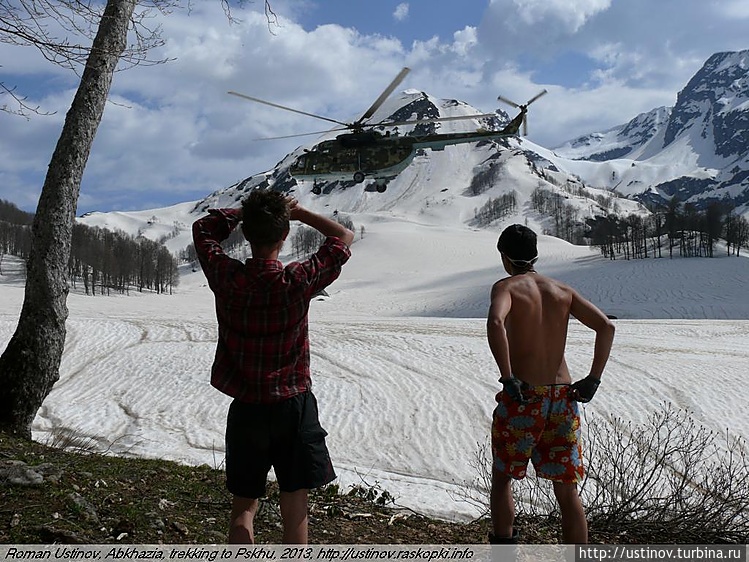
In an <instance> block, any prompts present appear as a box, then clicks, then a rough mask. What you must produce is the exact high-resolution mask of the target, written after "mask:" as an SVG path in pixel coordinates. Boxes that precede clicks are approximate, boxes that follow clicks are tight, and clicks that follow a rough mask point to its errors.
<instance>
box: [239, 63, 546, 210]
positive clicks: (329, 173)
mask: <svg viewBox="0 0 749 562" xmlns="http://www.w3.org/2000/svg"><path fill="white" fill-rule="evenodd" d="M409 72H410V69H409V68H407V67H406V68H403V69H402V70H401V71H400V73H399V74H398V75H397V76H396V77H395V79H394V80H393V81H392V82H391V83H390V84H389V85H388V87H387V88H385V90H384V91H383V92H382V94H380V96H379V97H378V98H377V99H376V100H375V102H374V103H373V104H372V105H371V106H370V108H369V109H368V110H367V111H365V112H364V114H363V115H362V116H361V117H360V118H359V119H357V120H356V121H354V122H351V123H346V122H343V121H338V120H336V119H331V118H329V117H323V116H321V115H315V114H314V113H308V112H306V111H301V110H298V109H294V108H291V107H286V106H283V105H280V104H277V103H273V102H269V101H266V100H262V99H260V98H255V97H252V96H248V95H246V94H242V93H239V92H235V91H229V92H228V93H229V94H231V95H234V96H238V97H240V98H243V99H246V100H249V101H253V102H257V103H262V104H265V105H268V106H271V107H275V108H277V109H283V110H286V111H292V112H294V113H298V114H301V115H307V116H309V117H314V118H316V119H321V120H324V121H328V122H330V123H334V124H336V125H338V126H337V127H335V128H333V129H329V130H327V131H318V132H315V133H302V134H297V135H287V136H284V137H273V138H275V139H280V138H291V137H298V136H304V135H315V134H318V135H319V134H323V133H331V132H337V131H346V132H341V133H340V134H338V135H337V136H336V137H335V138H334V139H328V140H323V141H321V142H319V143H318V144H316V145H315V146H314V147H313V148H311V149H305V150H304V152H303V153H302V154H301V155H299V156H298V157H297V158H296V160H294V162H293V163H292V164H291V166H290V168H289V173H290V174H291V176H292V177H294V178H295V179H298V180H311V181H312V182H313V187H312V193H314V194H315V195H320V194H321V193H322V188H321V183H324V182H331V181H353V182H354V183H355V184H359V183H362V182H363V181H364V180H365V179H367V178H370V179H373V180H374V187H375V190H376V191H377V192H379V193H383V192H384V191H385V190H386V189H387V185H388V183H389V182H390V180H392V179H393V178H395V177H396V176H397V175H398V174H399V173H400V172H401V171H403V170H404V169H406V168H407V167H408V165H409V164H410V163H411V161H412V160H413V159H414V157H415V156H416V154H417V152H418V151H419V150H421V149H427V148H428V149H431V150H443V149H444V148H445V146H448V145H452V144H461V143H471V142H477V141H481V140H490V139H497V138H504V137H511V136H516V135H518V133H519V131H520V128H521V126H522V128H523V131H524V133H523V134H527V111H528V106H529V105H530V104H531V103H533V102H534V101H536V100H537V99H538V98H540V97H541V96H543V95H544V94H546V93H547V91H546V90H542V91H541V92H539V93H538V94H536V95H535V96H533V97H532V98H531V99H530V100H528V101H527V102H526V103H524V104H518V103H515V102H513V101H511V100H509V99H507V98H504V97H502V96H499V97H498V98H497V99H498V100H499V101H502V102H504V103H507V104H509V105H511V106H513V107H515V108H518V109H519V110H520V112H519V113H518V115H517V116H516V117H515V118H514V119H512V120H511V121H510V122H509V123H508V124H507V125H505V126H504V127H503V128H502V129H500V130H498V131H492V130H487V129H484V128H481V129H478V130H477V131H475V132H466V133H442V134H439V133H428V134H414V133H410V134H400V133H399V132H398V127H401V126H405V125H418V124H421V123H437V122H445V121H457V120H465V119H481V118H493V117H496V113H483V114H475V115H463V116H455V117H437V118H431V119H417V120H407V121H379V122H374V123H371V122H369V120H370V119H371V118H372V116H373V115H374V113H375V112H376V111H377V109H379V107H380V106H381V105H382V104H383V103H384V102H385V100H386V99H387V98H388V97H389V96H390V95H391V94H392V93H393V91H394V90H395V89H396V88H397V87H398V85H399V84H400V83H401V82H402V81H403V79H404V78H405V77H406V75H407V74H408V73H409ZM378 129H380V130H378ZM381 130H385V132H381ZM265 140H270V139H265Z"/></svg>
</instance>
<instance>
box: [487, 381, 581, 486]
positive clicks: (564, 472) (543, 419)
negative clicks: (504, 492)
mask: <svg viewBox="0 0 749 562" xmlns="http://www.w3.org/2000/svg"><path fill="white" fill-rule="evenodd" d="M569 389H570V386H569V385H566V384H564V385H556V384H555V385H544V386H531V387H525V388H524V389H523V395H524V396H525V397H526V398H528V399H529V401H528V403H526V404H519V403H518V402H516V401H515V400H513V399H512V398H511V397H510V396H508V395H507V393H506V392H499V393H497V397H496V398H497V407H496V408H495V409H494V421H493V424H492V456H493V461H494V469H495V470H497V471H498V472H500V473H502V474H507V475H509V476H511V477H512V478H515V479H517V480H520V479H522V478H524V477H525V475H526V472H527V468H528V461H529V460H530V461H532V462H533V467H534V469H535V471H536V474H537V475H538V476H539V477H541V478H546V479H548V480H553V481H556V482H565V483H576V482H579V481H580V480H582V478H583V474H584V471H583V459H582V451H581V448H580V414H579V410H578V404H577V402H576V401H574V400H571V399H570V398H569V396H568V395H569Z"/></svg>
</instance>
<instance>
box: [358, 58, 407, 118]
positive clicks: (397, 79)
mask: <svg viewBox="0 0 749 562" xmlns="http://www.w3.org/2000/svg"><path fill="white" fill-rule="evenodd" d="M409 72H411V69H410V68H408V67H407V66H406V67H403V69H402V70H401V71H400V72H399V73H398V76H396V77H395V79H394V80H393V81H392V82H390V85H389V86H388V87H387V88H385V90H384V91H383V92H382V93H381V94H380V97H379V98H377V99H376V100H375V102H374V103H373V104H372V106H371V107H370V108H369V109H368V110H367V111H365V112H364V115H362V116H361V117H360V118H359V120H358V121H357V122H356V124H357V125H361V124H362V123H363V122H364V121H366V120H367V119H369V118H370V117H372V115H374V112H375V111H377V110H378V109H379V108H380V106H381V105H382V104H383V103H384V102H385V100H386V99H387V98H388V97H390V94H392V93H393V91H394V90H395V89H396V88H397V87H398V86H399V85H400V83H401V82H403V79H404V78H405V77H406V75H407V74H408V73H409Z"/></svg>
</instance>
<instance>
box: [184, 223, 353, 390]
mask: <svg viewBox="0 0 749 562" xmlns="http://www.w3.org/2000/svg"><path fill="white" fill-rule="evenodd" d="M238 223H239V209H212V210H210V211H209V214H208V216H206V217H203V218H201V219H199V220H197V221H195V223H194V224H193V227H192V234H193V241H194V242H195V249H196V251H197V253H198V258H199V260H200V265H201V267H202V268H203V272H204V273H205V276H206V278H207V279H208V285H209V286H210V288H211V290H212V291H213V293H214V295H215V297H216V317H217V319H218V344H217V347H216V357H215V359H214V362H213V367H212V369H211V384H212V385H213V386H214V387H216V388H217V389H218V390H220V391H221V392H223V393H225V394H228V395H229V396H232V397H234V398H237V399H239V400H241V401H243V402H252V403H272V402H279V401H281V400H285V399H287V398H289V397H291V396H294V395H296V394H299V393H301V392H304V391H306V390H309V388H310V386H311V379H310V368H309V337H308V328H307V312H308V310H309V302H310V299H311V298H312V297H313V295H315V294H316V293H317V292H318V291H321V290H322V289H324V288H325V287H327V286H328V285H330V284H331V283H332V282H333V281H335V280H336V279H337V278H338V276H339V275H340V273H341V267H342V266H343V264H344V263H346V261H347V260H348V258H349V257H350V256H351V252H350V251H349V249H348V247H347V246H346V245H345V244H344V243H343V242H341V241H340V240H339V239H338V238H333V237H330V238H327V239H326V240H325V242H324V243H323V245H322V246H321V247H320V249H319V250H318V251H317V252H316V253H315V254H313V255H312V256H310V257H309V258H308V259H307V260H305V261H303V262H294V263H290V264H288V265H287V266H286V267H284V266H283V264H282V263H281V262H280V261H276V260H266V259H260V258H250V259H248V260H247V261H246V262H245V263H242V262H241V261H239V260H235V259H233V258H230V257H229V256H227V255H226V254H225V253H224V251H223V249H222V248H221V245H220V242H221V241H222V240H225V239H226V238H227V237H228V236H229V234H230V233H231V231H232V230H234V228H235V227H236V226H237V224H238Z"/></svg>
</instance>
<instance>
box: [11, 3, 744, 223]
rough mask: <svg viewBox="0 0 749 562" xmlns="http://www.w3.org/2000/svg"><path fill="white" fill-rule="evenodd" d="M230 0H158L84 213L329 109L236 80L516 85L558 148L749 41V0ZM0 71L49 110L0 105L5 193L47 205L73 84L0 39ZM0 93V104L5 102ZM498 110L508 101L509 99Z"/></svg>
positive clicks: (343, 87) (359, 103)
mask: <svg viewBox="0 0 749 562" xmlns="http://www.w3.org/2000/svg"><path fill="white" fill-rule="evenodd" d="M271 5H272V8H273V10H274V12H275V14H276V15H277V21H275V22H271V23H269V22H268V20H267V18H266V16H265V14H263V10H262V9H263V3H262V1H261V0H255V2H254V3H250V4H247V5H246V6H245V7H244V8H240V7H235V8H234V10H233V13H232V14H233V16H234V18H235V20H234V21H233V22H231V23H230V22H229V21H228V20H227V18H226V15H225V14H224V11H223V10H222V8H221V3H220V2H219V0H200V1H194V2H193V3H192V8H191V10H189V11H187V10H184V11H175V12H173V13H171V14H169V15H167V16H162V15H159V14H154V19H153V20H151V21H153V23H154V24H156V23H160V24H161V26H162V35H163V38H164V39H165V45H164V46H163V48H161V49H159V50H158V51H155V52H153V53H152V57H153V58H157V57H164V58H169V59H174V60H172V61H171V62H169V63H168V64H164V65H159V66H150V67H149V66H142V67H137V68H134V69H129V70H126V71H124V72H119V73H117V74H116V75H115V79H114V83H113V87H112V95H111V102H110V103H109V105H108V107H107V109H106V112H105V114H104V119H103V121H102V124H101V126H100V128H99V132H98V135H97V138H96V141H95V143H94V147H93V151H92V154H91V158H90V159H89V163H88V167H87V169H86V173H85V176H84V181H83V185H82V190H81V196H80V200H79V205H78V212H79V214H82V213H85V212H88V211H92V210H100V211H109V210H140V209H149V208H157V207H163V206H167V205H171V204H175V203H179V202H184V201H192V200H197V199H200V198H202V197H203V196H205V195H207V194H208V193H210V192H212V191H214V190H216V189H220V188H222V187H226V186H228V185H231V184H233V183H235V182H236V181H238V180H240V179H243V178H245V177H247V176H249V175H252V174H254V173H257V172H262V171H265V170H267V169H269V168H271V167H272V166H273V165H274V164H275V163H276V162H278V161H279V160H280V159H281V158H282V157H283V156H284V155H285V154H287V153H288V152H289V151H290V150H292V149H293V148H295V147H296V146H297V145H299V144H301V143H302V142H308V140H309V139H304V138H303V139H292V140H277V141H262V142H259V141H257V140H255V139H257V138H259V137H267V136H280V135H289V134H295V133H300V132H309V131H319V130H324V129H326V128H327V124H326V123H325V122H323V121H318V120H316V119H313V118H310V117H305V116H301V115H297V114H293V113H289V112H284V111H281V110H277V109H273V108H270V107H267V106H263V105H260V104H254V103H251V102H247V101H244V100H241V99H239V98H236V97H233V96H229V95H227V93H226V92H227V91H228V90H237V91H240V92H244V93H246V94H249V95H251V96H254V97H259V98H262V99H266V100H270V101H273V102H275V103H279V104H282V105H285V106H289V107H294V108H298V109H300V110H303V111H307V112H311V113H314V114H318V115H324V116H328V117H331V118H333V119H337V120H342V121H350V120H354V119H356V118H357V117H359V116H360V115H361V113H363V112H364V110H366V109H367V108H368V107H369V106H370V105H371V103H372V102H373V101H374V100H375V98H376V97H377V96H378V95H379V94H380V92H381V91H382V90H383V89H384V88H385V87H386V86H387V85H388V84H389V83H390V81H391V80H392V79H393V78H394V77H395V76H396V75H397V73H398V72H399V71H400V69H401V68H403V67H404V66H408V67H410V68H411V69H412V71H411V73H410V74H409V75H408V77H407V78H406V79H405V80H404V82H403V83H402V84H401V86H400V89H406V88H416V89H419V90H423V91H426V92H428V93H429V94H431V95H433V96H436V97H440V98H457V99H460V100H463V101H465V102H468V103H470V104H471V105H473V106H474V107H476V108H477V109H478V110H479V111H482V112H491V111H494V110H495V109H497V108H498V107H500V105H499V104H498V102H497V95H500V94H501V95H502V96H504V97H507V98H510V99H514V100H516V101H518V102H523V101H526V100H527V99H529V98H530V97H532V96H533V95H535V94H536V93H538V92H539V91H540V90H541V89H542V88H546V89H548V90H549V95H547V96H545V97H544V98H542V99H541V100H539V101H538V103H536V104H534V105H533V106H532V111H531V112H530V134H529V138H530V140H532V141H534V142H536V143H538V144H541V145H543V146H546V147H550V148H551V147H554V146H557V145H559V144H561V143H562V142H564V141H565V140H568V139H570V138H573V137H575V136H578V135H581V134H585V133H589V132H592V131H598V130H605V129H608V128H611V127H614V126H616V125H619V124H622V123H625V122H627V121H629V120H630V119H631V118H633V117H635V116H636V115H637V114H639V113H642V112H645V111H649V110H651V109H653V108H655V107H659V106H664V105H665V106H670V105H673V104H674V102H675V100H676V95H677V93H678V92H679V90H681V89H682V88H683V87H684V86H685V85H686V83H687V81H688V80H689V79H690V78H691V77H692V75H694V73H695V72H697V71H698V70H699V69H700V67H701V66H702V64H703V63H704V62H705V60H706V59H707V58H708V57H709V56H710V55H712V54H713V53H716V52H720V51H737V50H744V49H749V41H748V40H747V39H746V29H747V27H748V26H749V2H747V1H746V0H466V1H464V2H455V1H454V0H418V1H416V0H415V1H411V2H399V1H397V0H378V1H377V2H372V1H367V0H271ZM0 82H2V83H3V84H4V85H5V86H6V87H11V88H13V87H15V88H16V90H15V91H16V93H18V94H21V95H24V96H26V98H27V99H26V103H27V104H28V105H31V106H39V108H40V111H42V112H46V113H53V114H52V115H32V116H30V118H29V119H25V118H23V117H18V116H14V115H10V114H9V113H7V112H0V198H2V199H6V200H10V201H12V202H14V203H16V204H17V205H19V206H20V207H21V208H23V209H26V210H29V211H33V210H34V209H35V207H36V200H37V198H38V195H39V192H40V190H41V186H42V184H43V181H44V174H45V173H46V169H47V165H48V163H49V159H50V156H51V153H52V150H53V148H54V145H55V143H56V142H57V139H58V137H59V134H60V130H61V127H62V123H63V120H64V117H65V113H66V112H67V110H68V108H69V106H70V102H71V100H72V97H73V94H74V92H75V89H76V87H77V85H78V78H77V77H76V75H75V74H74V73H72V72H70V71H65V70H62V69H60V68H56V67H54V66H51V65H50V63H48V62H47V61H45V60H44V59H43V58H42V57H41V56H40V55H39V54H38V53H37V52H36V51H35V50H33V49H31V48H19V47H12V46H9V45H5V44H0ZM11 102H12V100H10V99H9V96H8V95H7V94H6V95H3V96H0V107H1V106H3V105H6V104H7V105H8V106H11ZM502 109H505V110H508V109H510V108H508V107H507V106H504V107H502Z"/></svg>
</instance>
